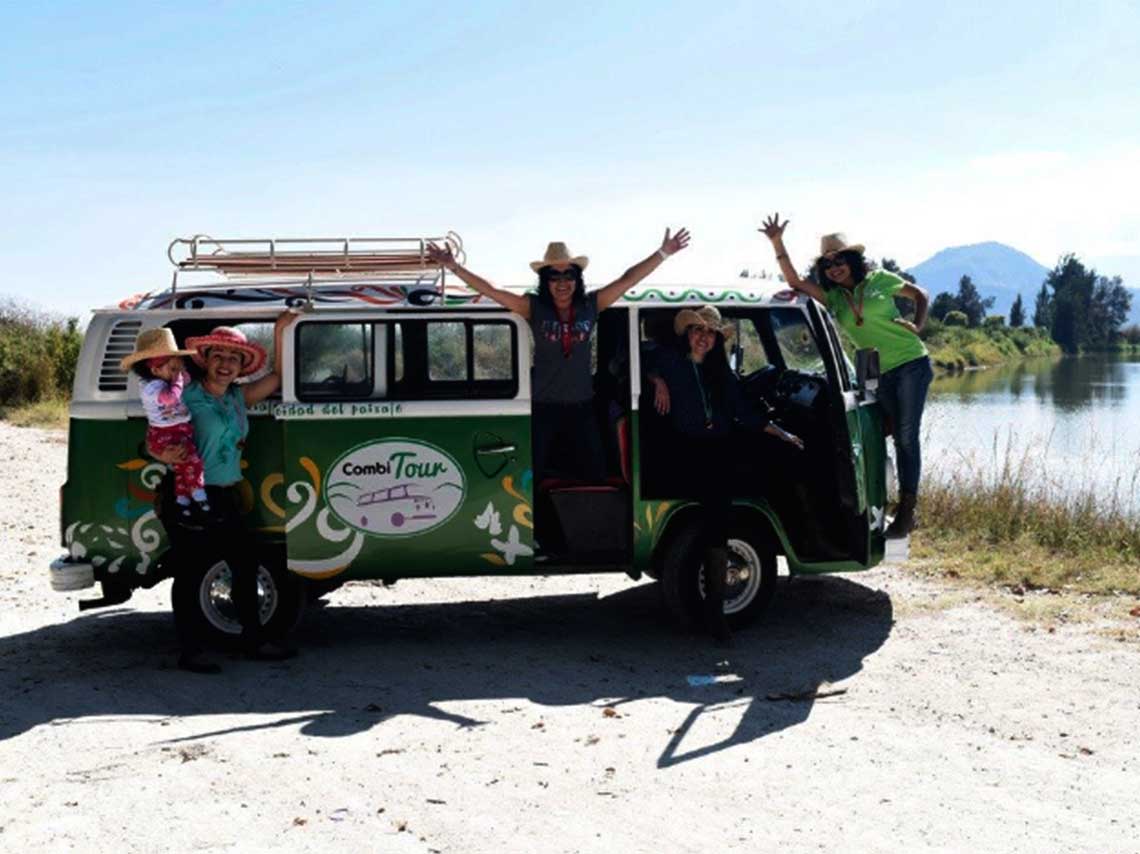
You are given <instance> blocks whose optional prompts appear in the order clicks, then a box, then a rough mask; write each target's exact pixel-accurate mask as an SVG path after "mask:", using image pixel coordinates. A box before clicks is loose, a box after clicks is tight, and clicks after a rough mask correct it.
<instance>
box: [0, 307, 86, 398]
mask: <svg viewBox="0 0 1140 854" xmlns="http://www.w3.org/2000/svg"><path fill="white" fill-rule="evenodd" d="M82 341H83V334H82V333H81V332H80V331H79V322H78V321H77V320H75V319H74V318H72V319H70V320H67V321H62V320H59V319H57V318H53V317H49V316H46V315H43V314H40V313H38V312H35V311H33V310H31V309H29V308H27V307H26V306H22V305H20V304H18V303H14V302H11V301H5V302H0V405H3V406H16V405H21V404H26V403H36V402H39V401H42V400H50V399H52V398H62V397H68V396H70V394H71V385H72V382H73V381H74V380H75V364H76V361H77V360H78V358H79V347H80V344H81V343H82Z"/></svg>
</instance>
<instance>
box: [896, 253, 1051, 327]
mask: <svg viewBox="0 0 1140 854" xmlns="http://www.w3.org/2000/svg"><path fill="white" fill-rule="evenodd" d="M907 272H908V273H910V274H911V275H912V276H914V277H915V278H916V279H917V280H918V283H919V284H920V285H922V286H923V287H924V288H926V289H927V290H928V291H929V292H930V296H931V297H934V296H935V295H936V294H939V293H941V292H942V291H949V292H950V293H957V291H958V280H959V279H961V278H962V277H963V276H969V277H970V278H971V279H973V280H974V284H975V285H976V286H977V288H978V290H979V291H980V292H981V294H982V296H983V297H995V298H996V299H995V301H994V307H993V308H992V309H990V313H991V314H1002V315H1005V316H1006V317H1009V309H1010V306H1012V305H1013V301H1014V299H1016V298H1017V295H1018V294H1021V301H1022V303H1023V304H1024V305H1025V309H1026V313H1027V314H1028V315H1029V316H1030V317H1032V314H1033V301H1034V299H1035V298H1036V296H1037V292H1038V291H1039V290H1041V283H1042V282H1043V281H1045V277H1046V276H1047V275H1049V268H1048V267H1046V266H1044V265H1042V264H1038V263H1037V262H1036V261H1034V260H1033V259H1032V258H1030V257H1029V256H1028V255H1026V254H1025V253H1024V252H1021V251H1020V250H1017V249H1014V248H1013V247H1012V246H1006V245H1005V244H1004V243H995V242H994V241H992V240H991V241H989V242H988V243H974V244H971V245H970V246H953V247H951V248H949V249H943V250H942V251H941V252H938V253H936V254H934V255H932V256H931V257H930V258H927V259H926V260H925V261H923V262H922V263H921V264H916V265H915V266H913V267H911V268H910V269H909V270H907Z"/></svg>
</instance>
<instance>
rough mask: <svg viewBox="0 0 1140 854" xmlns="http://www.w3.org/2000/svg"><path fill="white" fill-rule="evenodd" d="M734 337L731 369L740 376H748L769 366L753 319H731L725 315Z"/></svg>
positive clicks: (731, 317)
mask: <svg viewBox="0 0 1140 854" xmlns="http://www.w3.org/2000/svg"><path fill="white" fill-rule="evenodd" d="M726 319H727V320H728V322H729V323H731V324H732V327H733V329H734V330H735V332H736V335H735V336H734V339H733V347H732V357H733V365H732V367H733V369H734V370H735V371H736V372H737V373H738V374H740V375H741V376H745V377H746V376H749V375H750V374H754V373H756V371H758V370H760V369H761V368H765V367H767V366H768V365H769V360H768V354H767V353H766V352H764V343H763V341H761V340H760V331H759V330H758V329H757V328H756V321H755V319H754V318H753V317H739V316H738V317H733V316H731V315H727V318H726Z"/></svg>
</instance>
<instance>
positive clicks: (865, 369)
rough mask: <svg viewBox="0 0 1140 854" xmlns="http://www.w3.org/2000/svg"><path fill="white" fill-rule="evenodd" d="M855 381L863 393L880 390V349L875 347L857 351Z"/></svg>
mask: <svg viewBox="0 0 1140 854" xmlns="http://www.w3.org/2000/svg"><path fill="white" fill-rule="evenodd" d="M855 381H856V383H857V385H858V387H859V391H860V393H862V394H866V393H867V392H875V391H878V390H879V351H878V350H876V349H875V348H874V347H868V348H867V349H866V350H856V351H855Z"/></svg>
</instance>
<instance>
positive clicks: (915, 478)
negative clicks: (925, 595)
mask: <svg viewBox="0 0 1140 854" xmlns="http://www.w3.org/2000/svg"><path fill="white" fill-rule="evenodd" d="M787 226H788V221H787V220H784V221H783V222H780V215H779V214H775V215H774V216H771V217H769V218H768V219H767V220H765V221H764V226H763V228H761V229H760V231H763V232H764V234H766V235H767V236H768V239H769V240H771V241H772V246H773V248H774V249H775V250H776V261H777V262H778V263H779V265H780V270H781V272H782V273H783V274H784V279H785V280H786V281H787V283H788V284H789V285H791V286H792V287H793V288H795V289H796V290H797V291H800V292H802V293H805V294H807V295H808V296H810V297H811V298H812V299H814V300H816V301H818V302H820V303H823V305H825V306H827V310H828V311H829V312H831V316H832V317H833V318H835V321H836V322H837V323H838V324H839V325H840V326H841V327H843V331H844V332H846V333H847V335H848V336H849V337H850V338H851V340H852V341H854V342H855V346H856V347H859V348H860V349H863V348H867V347H874V348H875V349H876V350H878V351H879V367H880V369H881V371H882V375H881V377H880V378H879V395H878V396H879V401H880V402H881V403H882V404H883V408H884V409H885V410H886V411H887V414H888V415H889V416H890V417H891V421H892V422H893V423H894V437H895V453H896V456H897V458H898V472H899V506H898V510H897V512H896V513H895V518H894V521H893V522H891V525H890V527H889V528H887V536H888V537H892V538H893V537H905V536H906V535H907V534H909V533H910V532H911V530H913V529H914V526H915V512H914V508H915V502H916V501H917V497H918V483H919V479H920V477H921V474H922V454H921V449H920V447H919V434H920V431H921V427H922V410H923V407H924V406H925V404H926V392H927V389H928V388H929V387H930V381H931V380H932V379H933V378H934V370H933V368H932V367H931V364H930V356H929V355H928V354H927V352H926V345H925V344H923V343H922V340H921V339H920V338H919V337H918V333H919V332H920V331H921V329H922V327H923V324H925V323H926V311H927V307H928V304H929V298H928V297H927V294H926V291H924V290H923V289H922V288H920V287H918V286H917V285H914V284H911V283H909V282H907V281H905V280H903V279H902V278H901V277H899V276H896V275H895V274H894V273H888V272H887V271H885V270H873V269H871V266H870V264H869V263H868V262H867V259H866V258H865V257H864V255H863V246H862V244H849V243H847V241H846V239H845V238H844V237H843V235H842V234H827V235H824V236H823V237H822V238H821V239H820V251H819V257H818V258H817V259H816V260H815V263H814V265H813V270H814V273H815V275H814V279H815V281H814V282H813V281H809V280H807V279H802V278H800V275H799V274H798V273H797V272H796V268H795V266H794V265H793V264H792V262H791V259H790V258H788V250H787V249H785V248H784V229H785V228H787ZM896 296H900V297H903V298H905V299H909V300H911V301H912V302H914V321H913V322H912V321H910V320H907V319H906V318H904V317H902V316H901V315H900V314H899V310H898V308H897V307H896V306H895V297H896Z"/></svg>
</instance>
